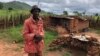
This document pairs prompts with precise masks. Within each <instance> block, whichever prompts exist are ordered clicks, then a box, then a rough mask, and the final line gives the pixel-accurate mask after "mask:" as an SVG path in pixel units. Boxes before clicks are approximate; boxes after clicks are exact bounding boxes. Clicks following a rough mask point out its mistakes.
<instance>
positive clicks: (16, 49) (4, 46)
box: [0, 32, 100, 56]
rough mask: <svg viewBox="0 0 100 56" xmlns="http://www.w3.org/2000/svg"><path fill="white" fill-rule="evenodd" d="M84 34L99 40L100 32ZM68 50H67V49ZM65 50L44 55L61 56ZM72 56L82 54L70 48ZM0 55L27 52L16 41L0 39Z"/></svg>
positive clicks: (25, 55)
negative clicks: (10, 41) (9, 41)
mask: <svg viewBox="0 0 100 56" xmlns="http://www.w3.org/2000/svg"><path fill="white" fill-rule="evenodd" d="M86 34H88V35H90V36H93V37H95V38H98V40H99V41H100V34H96V33H94V32H86ZM68 51H69V50H68ZM65 52H66V50H63V51H46V53H45V54H44V56H63V55H64V53H65ZM70 52H71V53H72V56H78V55H81V54H84V53H83V52H80V51H77V50H70ZM0 56H27V53H25V52H24V50H23V45H20V44H16V43H8V42H6V41H3V40H2V39H0Z"/></svg>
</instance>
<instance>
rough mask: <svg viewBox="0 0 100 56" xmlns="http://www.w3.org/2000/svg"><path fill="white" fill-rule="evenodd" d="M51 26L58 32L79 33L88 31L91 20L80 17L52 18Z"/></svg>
mask: <svg viewBox="0 0 100 56" xmlns="http://www.w3.org/2000/svg"><path fill="white" fill-rule="evenodd" d="M49 24H50V26H54V27H56V28H62V29H58V30H57V31H63V30H65V31H63V32H64V33H72V32H75V33H78V32H81V31H86V30H88V28H89V20H87V19H85V18H83V17H79V16H67V17H64V16H50V22H49Z"/></svg>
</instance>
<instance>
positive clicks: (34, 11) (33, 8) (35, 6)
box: [30, 5, 41, 17]
mask: <svg viewBox="0 0 100 56" xmlns="http://www.w3.org/2000/svg"><path fill="white" fill-rule="evenodd" d="M40 12H41V9H40V8H38V6H37V5H34V6H33V7H32V9H31V10H30V13H31V14H32V15H34V17H38V16H39V13H40Z"/></svg>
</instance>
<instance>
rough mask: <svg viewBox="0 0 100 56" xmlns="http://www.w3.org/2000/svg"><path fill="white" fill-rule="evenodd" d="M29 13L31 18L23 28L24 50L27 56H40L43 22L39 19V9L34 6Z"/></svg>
mask: <svg viewBox="0 0 100 56" xmlns="http://www.w3.org/2000/svg"><path fill="white" fill-rule="evenodd" d="M30 12H31V16H30V17H29V18H28V19H26V20H25V22H24V26H23V37H24V41H25V47H24V50H25V52H27V53H28V56H42V50H43V47H44V41H43V37H44V30H43V20H42V19H41V18H40V17H39V13H40V12H41V9H40V8H38V7H37V6H36V5H34V6H33V7H32V9H31V10H30Z"/></svg>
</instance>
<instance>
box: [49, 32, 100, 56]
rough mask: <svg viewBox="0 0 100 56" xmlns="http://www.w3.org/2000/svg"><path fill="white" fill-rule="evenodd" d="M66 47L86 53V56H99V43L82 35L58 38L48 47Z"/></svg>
mask: <svg viewBox="0 0 100 56" xmlns="http://www.w3.org/2000/svg"><path fill="white" fill-rule="evenodd" d="M55 46H56V47H57V46H62V47H63V46H66V47H70V48H77V49H80V50H84V51H86V52H87V56H99V54H100V53H99V52H100V43H99V42H98V40H97V39H96V38H94V37H91V36H88V35H85V34H82V35H74V34H70V35H63V36H58V38H57V39H55V40H54V41H53V42H52V43H51V44H50V45H49V47H55Z"/></svg>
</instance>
